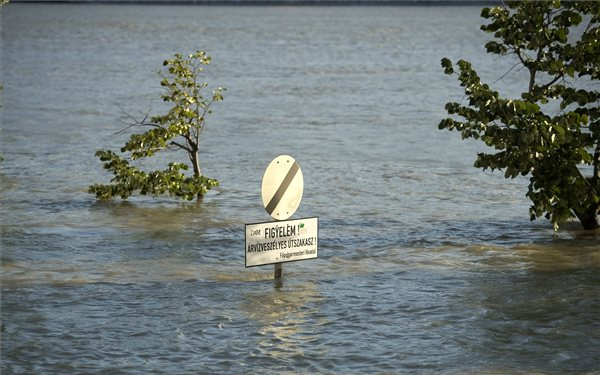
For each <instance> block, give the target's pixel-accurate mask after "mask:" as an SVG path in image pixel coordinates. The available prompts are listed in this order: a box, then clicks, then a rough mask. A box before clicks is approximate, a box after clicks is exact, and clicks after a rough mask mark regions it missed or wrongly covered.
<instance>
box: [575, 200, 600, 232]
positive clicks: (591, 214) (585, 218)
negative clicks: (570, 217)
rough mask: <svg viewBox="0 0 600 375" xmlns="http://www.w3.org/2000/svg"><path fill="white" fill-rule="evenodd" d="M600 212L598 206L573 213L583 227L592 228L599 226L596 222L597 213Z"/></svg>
mask: <svg viewBox="0 0 600 375" xmlns="http://www.w3.org/2000/svg"><path fill="white" fill-rule="evenodd" d="M599 213H600V206H598V207H593V206H592V207H590V208H589V209H587V210H586V211H585V212H575V215H576V216H577V218H578V219H579V221H580V222H581V225H583V229H586V230H594V229H598V228H600V225H599V223H598V214H599Z"/></svg>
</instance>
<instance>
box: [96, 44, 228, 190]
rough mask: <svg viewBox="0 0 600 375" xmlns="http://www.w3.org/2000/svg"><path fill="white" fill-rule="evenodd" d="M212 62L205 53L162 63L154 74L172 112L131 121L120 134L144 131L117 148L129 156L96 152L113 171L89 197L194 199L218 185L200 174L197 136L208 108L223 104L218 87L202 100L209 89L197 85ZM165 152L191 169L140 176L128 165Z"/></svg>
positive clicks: (178, 167) (181, 167) (176, 166)
mask: <svg viewBox="0 0 600 375" xmlns="http://www.w3.org/2000/svg"><path fill="white" fill-rule="evenodd" d="M210 61H211V58H210V56H207V55H206V54H205V52H203V51H198V52H196V53H194V54H190V55H189V56H183V55H180V54H176V55H174V58H172V59H168V60H165V61H164V63H163V70H161V71H159V72H158V75H159V76H160V77H161V82H160V84H161V86H162V87H163V88H164V90H165V92H164V94H163V95H162V99H163V100H164V101H165V102H168V103H172V107H171V109H170V110H169V111H168V112H167V113H166V114H164V115H159V116H154V117H151V118H150V119H149V120H148V117H146V118H144V119H142V120H141V121H138V120H135V119H134V118H132V117H131V119H132V120H133V122H132V123H130V124H129V126H127V127H126V128H125V129H123V130H122V131H121V132H124V131H126V130H129V129H131V128H134V127H141V128H144V129H146V131H145V132H143V133H136V134H132V135H131V137H130V139H129V141H128V142H127V143H125V145H124V146H123V147H122V148H121V152H122V153H126V155H128V157H121V156H119V155H117V154H116V153H115V152H113V151H111V150H100V151H97V152H96V156H97V157H99V158H100V160H101V161H102V162H104V168H105V169H107V170H109V171H111V172H112V173H113V174H114V177H113V178H112V180H111V184H108V185H103V184H94V185H92V186H90V188H89V192H90V193H93V194H96V197H97V198H99V199H110V198H113V197H121V198H123V199H127V198H128V197H129V196H130V195H131V194H132V193H133V192H136V191H137V192H139V193H140V194H142V195H146V194H150V195H154V196H156V195H159V194H169V195H170V196H173V197H179V198H185V199H188V200H192V199H194V197H198V198H199V197H202V196H203V195H204V194H205V193H206V192H207V191H208V190H209V189H211V188H213V187H215V186H217V185H218V181H217V180H215V179H212V178H207V177H205V176H203V175H202V171H201V168H200V155H199V154H200V135H201V133H202V130H203V129H204V127H205V126H206V116H207V115H208V114H209V113H211V105H212V104H213V103H214V102H217V101H220V100H222V99H223V91H224V89H223V88H221V87H219V88H217V89H216V90H214V91H212V94H211V95H210V98H208V99H206V98H204V96H203V90H204V89H205V88H206V87H207V86H208V84H207V83H206V82H202V81H201V80H200V73H201V72H202V71H203V66H205V65H208V64H209V63H210ZM121 132H119V133H121ZM166 150H179V151H183V152H185V153H186V154H187V156H188V159H189V164H187V163H170V164H169V165H168V167H167V168H166V169H165V170H156V171H152V172H144V171H142V170H140V169H139V168H137V167H136V166H134V165H131V164H130V160H136V159H141V158H147V157H151V156H153V155H155V154H156V153H158V152H161V151H166ZM190 166H191V170H192V171H193V174H192V175H191V176H189V175H186V174H185V173H184V172H185V171H188V170H189V169H190Z"/></svg>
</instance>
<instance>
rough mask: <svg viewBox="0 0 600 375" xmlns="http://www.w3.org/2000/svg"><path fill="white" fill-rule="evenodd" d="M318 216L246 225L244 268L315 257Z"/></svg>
mask: <svg viewBox="0 0 600 375" xmlns="http://www.w3.org/2000/svg"><path fill="white" fill-rule="evenodd" d="M318 231H319V218H317V217H311V218H304V219H296V220H287V221H272V222H268V223H259V224H246V267H254V266H262V265H265V264H274V263H284V262H293V261H296V260H304V259H313V258H317V244H318Z"/></svg>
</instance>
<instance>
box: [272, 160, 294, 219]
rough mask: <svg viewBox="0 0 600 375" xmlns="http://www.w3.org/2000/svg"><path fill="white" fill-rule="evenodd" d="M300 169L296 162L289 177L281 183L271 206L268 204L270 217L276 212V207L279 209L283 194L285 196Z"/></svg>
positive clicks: (288, 174)
mask: <svg viewBox="0 0 600 375" xmlns="http://www.w3.org/2000/svg"><path fill="white" fill-rule="evenodd" d="M298 169H300V166H299V165H298V163H296V162H294V164H293V165H292V167H291V168H290V170H289V171H288V173H287V175H285V178H284V179H283V181H281V185H279V188H278V189H277V191H276V192H275V195H273V198H271V200H270V201H269V204H267V207H266V209H267V212H268V213H269V215H271V213H273V211H274V210H275V207H277V205H278V204H279V201H281V198H282V197H283V194H285V191H286V190H287V188H288V187H289V186H290V184H291V183H292V180H293V179H294V177H295V176H296V173H297V172H298Z"/></svg>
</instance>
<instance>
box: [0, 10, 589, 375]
mask: <svg viewBox="0 0 600 375" xmlns="http://www.w3.org/2000/svg"><path fill="white" fill-rule="evenodd" d="M1 13H2V24H1V26H2V77H1V81H2V82H3V83H4V92H3V103H2V126H1V128H2V130H1V136H2V142H1V145H2V149H1V154H2V155H3V157H4V161H3V162H2V163H1V164H0V182H1V189H2V190H1V193H0V199H1V209H2V221H1V225H0V230H1V232H0V233H1V236H2V237H1V238H2V242H1V250H2V258H1V260H2V264H1V266H0V272H1V275H2V305H1V308H2V310H1V314H2V315H1V316H2V332H1V334H2V343H1V372H2V374H7V375H8V374H272V373H278V374H307V373H318V374H599V373H600V295H599V287H600V275H599V272H600V245H599V243H600V235H599V234H598V233H595V234H594V233H592V234H585V233H583V232H582V231H580V230H579V228H578V226H577V225H576V223H567V224H565V225H563V227H562V229H561V231H560V232H559V233H558V234H557V235H554V234H553V231H552V227H551V225H550V223H549V222H547V221H545V220H539V221H535V222H530V221H529V218H528V211H527V210H528V206H529V203H528V201H527V199H526V197H525V191H526V186H527V183H528V181H527V179H525V178H523V179H516V180H506V179H504V177H503V176H502V174H500V173H496V174H492V173H484V172H482V171H480V170H477V169H475V168H473V167H472V164H473V161H474V158H475V155H476V152H477V151H480V148H479V147H480V146H479V145H478V144H474V143H469V142H463V141H461V140H460V136H459V135H458V134H453V133H448V132H446V131H444V132H442V131H439V130H437V123H438V122H439V121H440V119H441V118H443V117H444V103H446V102H447V101H450V100H456V101H460V100H461V99H462V94H461V91H460V87H459V86H458V84H457V82H456V81H455V79H454V78H452V77H447V76H445V75H444V74H443V71H442V69H441V68H440V64H439V61H440V59H441V58H442V57H444V56H448V57H450V58H452V59H453V60H455V59H458V58H467V59H469V60H470V61H472V62H473V64H474V66H475V68H476V69H477V70H478V71H479V72H480V73H481V76H482V77H483V78H484V80H486V81H488V82H494V81H497V82H496V83H495V86H497V87H498V88H499V89H501V90H503V92H504V93H508V94H513V93H518V92H520V91H519V90H521V89H522V87H521V82H522V80H521V79H522V77H521V76H519V74H520V73H519V72H518V71H513V72H512V73H511V74H508V75H506V76H503V75H504V73H506V72H507V71H508V70H509V69H510V67H511V66H512V62H511V61H510V59H507V60H502V59H500V60H498V59H496V58H494V57H492V56H487V55H486V54H485V52H484V49H483V43H484V42H485V40H486V37H487V36H486V35H482V33H481V32H480V31H479V25H480V24H481V23H482V20H481V19H480V18H479V8H478V7H461V6H452V7H292V6H286V7H219V6H212V7H200V6H198V7H194V6H176V7H175V6H174V7H170V6H125V5H122V6H117V5H22V4H9V5H8V6H5V7H3V8H2V10H1ZM198 49H204V50H206V51H207V52H208V54H209V55H211V56H212V57H213V64H212V65H211V66H210V67H209V68H208V69H207V71H206V80H207V81H208V82H209V85H210V86H212V87H214V86H224V87H226V88H227V89H228V91H227V92H226V97H225V101H224V102H221V103H218V105H216V106H215V107H214V110H215V112H214V113H213V114H212V115H211V116H210V117H209V119H208V125H207V127H206V129H205V131H204V133H203V137H204V138H203V141H202V142H203V143H202V145H203V150H202V153H201V157H202V166H203V171H204V173H205V174H206V175H208V176H210V177H215V178H217V179H219V180H220V181H221V186H220V187H219V188H218V189H216V190H214V191H211V192H210V193H209V194H208V195H207V196H206V197H205V199H204V201H203V202H202V203H201V204H196V203H194V202H182V201H177V200H171V199H168V198H158V199H152V198H147V197H134V198H132V199H130V200H128V201H125V202H122V201H119V200H115V201H111V202H97V201H96V200H95V198H94V197H93V196H92V195H90V194H88V193H87V192H86V190H87V186H88V185H90V184H92V183H95V182H108V181H109V179H110V176H109V175H108V174H107V173H106V172H105V171H104V170H103V169H102V165H101V163H100V161H99V160H97V159H96V158H95V157H94V152H95V150H97V149H100V148H111V149H113V150H117V149H118V148H120V146H121V145H122V144H123V142H124V140H125V139H126V138H125V137H126V135H114V133H116V132H117V131H119V130H120V129H121V128H123V126H124V125H123V123H122V122H121V121H122V120H123V111H125V112H127V113H129V114H132V115H134V116H138V117H139V116H143V114H144V113H146V112H150V113H151V114H157V113H160V112H161V111H163V110H164V105H163V104H162V103H161V101H160V93H161V89H160V86H159V84H158V83H159V79H158V77H157V76H156V74H155V71H156V70H158V69H159V68H160V67H161V65H162V61H163V59H165V58H168V57H170V56H172V55H173V54H174V53H177V52H180V53H191V52H193V51H195V50H198ZM280 154H289V155H292V156H293V157H294V158H295V159H296V160H297V162H298V163H299V164H300V166H301V168H302V172H303V175H304V197H303V200H302V203H301V205H300V208H299V210H298V211H297V213H296V214H295V215H294V217H293V218H301V217H308V216H318V217H319V224H320V230H319V258H318V259H316V260H309V261H303V262H296V263H290V264H286V265H284V274H285V279H284V282H283V284H282V285H279V286H278V285H276V284H275V283H274V282H273V280H272V278H273V269H272V267H270V266H267V267H257V268H248V269H246V268H244V224H245V223H256V222H261V221H268V220H269V216H268V215H267V213H266V212H265V210H264V209H263V207H262V202H261V198H260V186H261V179H262V174H263V172H264V169H265V168H266V166H267V165H268V163H269V162H270V160H271V159H273V158H274V157H276V156H277V155H280ZM159 163H160V164H161V165H158V164H159ZM162 163H163V160H154V161H150V162H148V163H147V166H148V167H154V166H155V164H156V166H158V167H162Z"/></svg>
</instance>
